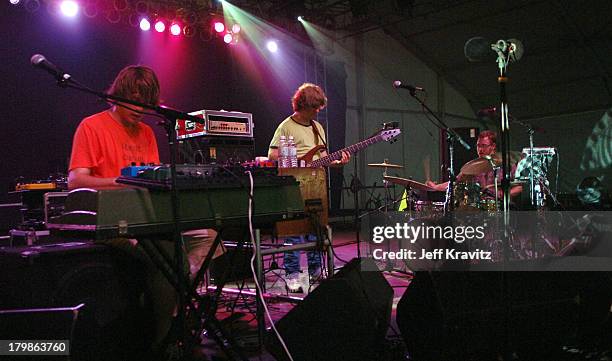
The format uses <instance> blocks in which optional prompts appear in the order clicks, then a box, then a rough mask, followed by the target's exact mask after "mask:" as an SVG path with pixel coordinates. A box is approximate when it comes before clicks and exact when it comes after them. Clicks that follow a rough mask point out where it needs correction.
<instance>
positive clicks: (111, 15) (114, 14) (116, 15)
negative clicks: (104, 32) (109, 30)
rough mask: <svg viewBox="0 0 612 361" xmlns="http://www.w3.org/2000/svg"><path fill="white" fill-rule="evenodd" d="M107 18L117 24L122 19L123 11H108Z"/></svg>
mask: <svg viewBox="0 0 612 361" xmlns="http://www.w3.org/2000/svg"><path fill="white" fill-rule="evenodd" d="M106 20H108V22H109V23H112V24H117V23H118V22H120V21H121V13H120V12H119V11H117V10H109V11H108V13H106Z"/></svg>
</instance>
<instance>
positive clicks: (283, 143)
mask: <svg viewBox="0 0 612 361" xmlns="http://www.w3.org/2000/svg"><path fill="white" fill-rule="evenodd" d="M288 157H289V147H288V144H287V138H286V137H285V136H284V135H281V136H280V141H279V143H278V167H279V168H287V167H288V166H289V165H288Z"/></svg>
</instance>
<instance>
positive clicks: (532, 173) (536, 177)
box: [515, 147, 559, 209]
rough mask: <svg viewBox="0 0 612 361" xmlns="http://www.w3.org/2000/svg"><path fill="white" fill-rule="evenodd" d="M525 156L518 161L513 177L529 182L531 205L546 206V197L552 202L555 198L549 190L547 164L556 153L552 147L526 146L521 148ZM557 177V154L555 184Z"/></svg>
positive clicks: (555, 202)
mask: <svg viewBox="0 0 612 361" xmlns="http://www.w3.org/2000/svg"><path fill="white" fill-rule="evenodd" d="M523 153H524V154H525V157H524V158H523V159H522V160H521V161H520V162H519V163H518V165H517V168H516V172H515V178H516V179H519V180H522V181H526V182H528V183H529V194H530V200H531V205H532V206H533V207H534V208H536V209H541V208H543V207H544V206H546V198H547V196H549V197H550V199H551V200H552V202H553V203H554V204H557V203H558V202H557V198H556V197H555V195H554V194H553V192H551V190H550V188H549V185H550V183H549V181H548V166H549V165H550V163H551V162H552V160H553V158H554V157H555V155H558V153H557V149H556V148H554V147H535V148H534V147H528V148H523ZM558 177H559V157H558V156H557V174H556V175H555V184H556V183H557V182H558Z"/></svg>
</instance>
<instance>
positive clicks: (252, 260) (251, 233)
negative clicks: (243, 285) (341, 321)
mask: <svg viewBox="0 0 612 361" xmlns="http://www.w3.org/2000/svg"><path fill="white" fill-rule="evenodd" d="M245 173H247V174H248V175H249V182H250V184H251V186H250V191H249V233H250V235H251V243H252V244H253V255H252V256H251V272H252V273H253V279H254V280H255V287H257V290H258V291H259V298H260V300H261V304H262V305H263V307H264V310H265V313H266V316H268V320H269V321H270V325H271V326H272V329H273V330H274V333H275V334H276V337H278V340H279V341H280V343H281V345H282V346H283V349H284V350H285V353H287V356H288V357H289V360H290V361H293V357H292V356H291V353H290V352H289V349H288V348H287V345H286V344H285V341H284V340H283V338H282V337H281V335H280V333H279V332H278V330H277V329H276V326H274V321H272V316H271V315H270V311H269V310H268V306H267V305H266V300H265V298H264V296H263V291H262V289H261V285H260V284H259V280H258V279H257V273H256V272H255V266H254V265H253V264H254V263H255V257H256V256H257V245H256V244H255V236H254V234H253V186H254V184H253V183H254V182H253V174H252V173H251V171H250V170H247V171H245Z"/></svg>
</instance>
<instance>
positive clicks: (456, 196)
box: [368, 148, 555, 260]
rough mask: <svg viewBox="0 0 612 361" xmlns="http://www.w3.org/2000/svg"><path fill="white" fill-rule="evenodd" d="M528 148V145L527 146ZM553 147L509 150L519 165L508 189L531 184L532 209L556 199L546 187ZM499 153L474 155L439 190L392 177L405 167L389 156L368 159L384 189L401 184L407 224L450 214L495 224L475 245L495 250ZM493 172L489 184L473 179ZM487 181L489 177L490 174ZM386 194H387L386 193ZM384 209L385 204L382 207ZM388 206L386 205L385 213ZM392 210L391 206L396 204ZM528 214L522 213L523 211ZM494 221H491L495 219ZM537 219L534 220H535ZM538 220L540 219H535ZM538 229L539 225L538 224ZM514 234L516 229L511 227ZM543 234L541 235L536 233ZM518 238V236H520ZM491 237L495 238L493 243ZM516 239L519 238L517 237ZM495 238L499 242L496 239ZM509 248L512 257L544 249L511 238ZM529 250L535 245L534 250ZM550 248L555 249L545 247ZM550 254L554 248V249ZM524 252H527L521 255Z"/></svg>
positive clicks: (462, 219)
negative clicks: (534, 204)
mask: <svg viewBox="0 0 612 361" xmlns="http://www.w3.org/2000/svg"><path fill="white" fill-rule="evenodd" d="M527 149H529V148H527ZM554 154H555V153H554V148H541V149H540V148H536V149H535V151H534V152H533V153H531V152H527V151H526V150H523V152H510V153H509V157H510V164H517V169H516V172H515V174H514V179H513V181H512V182H510V188H511V189H512V188H513V187H515V186H522V187H523V189H524V190H526V192H525V193H527V191H531V190H532V184H535V189H534V192H535V197H536V200H537V207H533V208H530V209H535V210H542V209H545V207H547V206H550V204H547V202H546V195H547V194H548V195H549V198H551V199H553V200H554V196H553V194H552V193H551V192H550V191H549V190H548V185H549V183H548V180H547V170H548V165H549V164H550V162H551V159H552V155H554ZM501 164H502V156H501V153H494V154H491V155H489V156H483V157H479V158H476V159H473V160H471V161H469V162H467V163H466V164H464V165H463V166H462V167H461V170H460V172H459V175H458V177H457V181H456V182H454V186H453V189H452V190H448V189H447V190H446V191H442V190H440V188H439V187H436V188H437V189H436V188H434V187H432V186H430V185H428V184H425V183H421V182H418V181H415V180H413V179H409V178H402V177H397V176H391V175H388V174H387V171H388V170H389V169H403V168H404V167H403V166H402V165H398V164H393V163H389V161H388V160H387V159H385V160H384V162H382V163H369V164H368V166H369V167H374V168H383V170H384V171H383V179H384V181H383V184H384V185H385V188H386V189H387V187H388V186H390V185H399V186H401V187H404V188H405V189H406V192H405V194H404V196H403V197H402V198H403V199H404V200H405V201H406V207H405V208H404V209H400V210H404V211H405V215H404V219H406V220H407V222H417V223H416V224H417V225H418V224H420V223H423V222H425V223H427V222H432V221H434V222H435V221H436V220H438V221H442V220H443V219H446V216H448V215H452V216H453V217H452V218H451V219H455V221H453V222H457V223H456V224H462V223H465V224H464V225H466V224H470V223H471V224H477V223H479V222H485V224H486V222H489V225H492V224H491V223H490V222H495V223H497V225H496V226H494V227H492V228H491V227H487V228H488V229H489V230H490V232H491V233H490V234H488V235H487V237H486V238H488V239H490V242H489V241H486V240H483V242H484V243H482V244H478V245H476V246H479V247H485V248H489V249H493V248H494V246H495V244H497V243H499V238H498V237H499V235H498V234H497V233H496V232H499V230H500V228H499V226H500V224H503V222H501V223H500V222H499V221H498V220H499V219H501V218H499V217H496V215H501V213H502V207H501V202H502V199H501V196H500V195H499V194H500V193H501V178H502V177H503V174H502V171H501ZM490 172H493V183H492V184H489V185H487V186H484V187H483V186H481V185H480V184H479V183H477V182H476V180H477V179H478V178H479V177H478V176H481V175H482V174H486V173H489V174H490ZM489 179H490V178H489ZM534 179H535V180H534ZM449 192H452V195H453V197H452V199H453V204H452V206H450V207H449V204H448V203H449V202H448V200H449V199H450V198H451V197H449ZM386 194H389V193H388V192H386ZM386 201H387V204H395V203H397V202H398V200H393V199H389V198H387V200H386ZM381 208H383V207H381ZM387 208H388V207H387V206H385V207H384V211H385V213H386V212H387ZM394 208H395V207H394ZM525 216H526V215H525ZM494 220H495V221H494ZM536 223H537V222H536ZM538 224H539V223H538ZM536 228H540V226H538V227H536ZM511 232H513V233H514V231H511ZM538 237H539V238H543V236H542V235H539V236H538ZM511 238H512V237H511ZM519 238H520V237H519ZM493 239H495V241H493ZM517 239H518V238H517ZM495 242H497V243H495ZM510 242H511V243H510V244H511V248H512V252H513V254H514V255H519V254H520V255H522V256H520V257H519V258H525V257H528V258H533V257H539V256H540V255H542V254H543V253H542V252H541V250H538V251H537V252H536V251H535V248H534V247H532V246H530V245H525V244H524V241H517V240H516V239H514V240H511V241H510ZM496 248H499V249H498V250H497V252H496V254H497V257H496V258H498V260H499V258H500V257H501V251H500V249H501V248H500V246H499V245H497V246H496ZM532 248H533V249H532ZM549 248H551V249H552V248H554V247H552V246H551V247H549ZM553 253H554V252H553ZM525 255H527V256H525Z"/></svg>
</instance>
